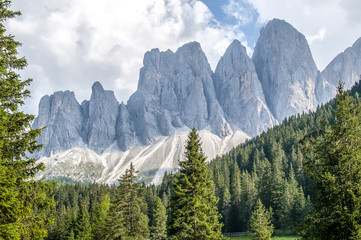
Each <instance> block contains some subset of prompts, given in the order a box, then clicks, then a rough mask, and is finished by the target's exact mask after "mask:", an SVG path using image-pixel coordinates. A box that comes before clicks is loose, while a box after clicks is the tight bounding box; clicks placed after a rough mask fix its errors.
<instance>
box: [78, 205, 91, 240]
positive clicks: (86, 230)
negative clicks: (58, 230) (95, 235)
mask: <svg viewBox="0 0 361 240" xmlns="http://www.w3.org/2000/svg"><path fill="white" fill-rule="evenodd" d="M74 235H75V239H78V240H90V239H91V225H90V217H89V212H88V207H87V204H86V203H83V204H82V206H81V207H80V211H79V214H78V216H77V218H76V221H75V226H74Z"/></svg>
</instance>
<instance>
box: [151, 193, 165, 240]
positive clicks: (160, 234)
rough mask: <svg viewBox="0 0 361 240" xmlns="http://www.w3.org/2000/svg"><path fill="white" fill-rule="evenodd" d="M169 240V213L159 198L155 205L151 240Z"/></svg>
mask: <svg viewBox="0 0 361 240" xmlns="http://www.w3.org/2000/svg"><path fill="white" fill-rule="evenodd" d="M166 238H167V213H166V210H165V207H164V206H163V203H162V200H161V199H160V198H159V197H157V198H156V200H155V203H154V208H153V214H152V224H151V227H150V239H152V240H163V239H166Z"/></svg>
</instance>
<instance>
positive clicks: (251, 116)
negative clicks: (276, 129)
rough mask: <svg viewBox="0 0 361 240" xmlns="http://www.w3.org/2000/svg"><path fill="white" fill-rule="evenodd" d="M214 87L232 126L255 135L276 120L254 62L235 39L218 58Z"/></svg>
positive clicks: (273, 123)
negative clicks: (219, 58) (269, 107)
mask: <svg viewBox="0 0 361 240" xmlns="http://www.w3.org/2000/svg"><path fill="white" fill-rule="evenodd" d="M214 88H215V90H216V95H217V99H218V101H219V104H220V106H221V107H222V109H223V111H224V113H225V115H226V118H227V121H228V122H229V123H230V125H231V126H232V128H238V129H241V130H242V131H244V132H245V133H247V134H248V135H249V136H255V135H257V134H260V133H261V132H263V131H265V130H267V129H268V128H270V127H272V126H273V125H275V124H276V123H277V120H275V119H274V117H273V115H272V114H271V112H270V110H269V109H268V107H267V105H266V100H265V96H264V94H263V90H262V85H261V83H260V81H259V79H258V76H257V73H256V69H255V66H254V63H253V62H252V60H251V59H250V57H249V56H248V55H247V52H246V48H245V47H244V46H242V45H241V43H240V42H239V41H238V40H235V41H234V42H233V43H232V44H231V45H230V46H229V47H228V49H227V51H226V52H225V54H224V56H223V57H222V58H221V60H220V61H219V63H218V65H217V68H216V71H215V74H214Z"/></svg>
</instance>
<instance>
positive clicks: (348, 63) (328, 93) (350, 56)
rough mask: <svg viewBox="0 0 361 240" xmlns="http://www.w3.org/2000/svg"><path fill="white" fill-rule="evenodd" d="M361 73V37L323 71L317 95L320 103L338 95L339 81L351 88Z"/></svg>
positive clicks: (346, 87)
mask: <svg viewBox="0 0 361 240" xmlns="http://www.w3.org/2000/svg"><path fill="white" fill-rule="evenodd" d="M360 75H361V38H359V39H357V40H356V41H355V43H354V44H353V45H352V47H349V48H347V49H346V50H345V51H344V52H342V53H340V54H338V55H337V56H336V57H335V58H334V59H333V60H332V61H331V62H330V63H329V64H328V65H327V67H326V68H325V70H323V71H322V73H321V74H320V77H319V79H318V80H319V81H318V83H317V91H316V95H317V98H318V99H319V102H320V103H325V102H327V101H328V100H330V99H331V98H334V97H335V96H336V90H337V86H338V83H339V82H343V83H344V84H345V85H344V88H345V89H350V88H351V87H352V86H353V85H354V84H355V82H357V81H358V80H359V79H360Z"/></svg>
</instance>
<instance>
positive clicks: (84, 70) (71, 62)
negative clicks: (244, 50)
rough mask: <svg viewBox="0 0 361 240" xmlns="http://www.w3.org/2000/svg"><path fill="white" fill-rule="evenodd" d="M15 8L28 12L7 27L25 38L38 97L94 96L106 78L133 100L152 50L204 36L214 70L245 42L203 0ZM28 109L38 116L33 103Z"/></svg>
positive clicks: (21, 3)
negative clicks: (70, 93) (67, 92)
mask: <svg viewBox="0 0 361 240" xmlns="http://www.w3.org/2000/svg"><path fill="white" fill-rule="evenodd" d="M30 2H31V3H30ZM13 8H14V9H18V10H20V11H21V12H22V14H23V16H22V17H19V18H16V19H14V20H12V21H10V22H9V24H8V30H9V31H10V32H11V33H12V34H14V35H15V36H16V38H17V40H19V41H20V42H22V43H23V47H22V49H21V51H20V52H21V54H23V55H25V56H26V57H27V59H28V62H29V66H30V67H29V68H28V69H27V70H25V71H24V76H31V77H32V78H34V82H33V84H32V89H34V90H33V92H32V95H33V96H34V99H39V98H40V95H44V94H51V93H52V92H53V91H57V90H67V89H69V90H73V91H75V94H76V96H77V98H78V99H79V100H83V99H89V97H90V89H91V85H92V83H93V82H94V81H100V82H101V83H102V84H103V85H104V88H105V89H112V90H114V91H115V93H116V96H117V98H118V100H119V101H127V100H128V98H129V96H130V94H131V93H133V92H134V91H135V90H136V86H137V82H138V73H139V69H140V68H141V67H142V59H143V55H144V53H145V52H146V51H149V50H151V49H152V48H159V49H160V50H163V51H165V50H167V49H171V50H173V51H175V50H176V49H177V48H178V47H180V46H181V45H183V44H185V43H187V42H190V41H198V42H200V43H201V46H202V48H203V50H204V51H205V53H206V55H207V57H208V59H209V62H210V64H211V66H212V68H215V65H216V63H217V62H218V60H219V58H220V56H221V55H222V54H223V53H224V51H225V49H226V47H227V46H228V45H229V44H230V42H231V41H232V40H234V39H239V40H241V41H243V42H244V43H245V41H244V35H243V33H242V32H241V31H240V30H239V29H237V28H233V27H231V26H221V24H220V23H219V22H217V21H216V20H215V19H214V18H213V15H212V13H211V12H210V11H209V9H208V8H207V6H206V5H205V4H203V3H202V2H201V1H197V0H190V1H184V0H137V1H117V0H103V1H102V2H99V1H95V0H77V1H73V0H63V1H56V0H32V1H28V0H17V1H14V2H13ZM28 26H29V27H28ZM39 66H41V70H39ZM34 69H38V70H34ZM43 86H46V88H43ZM35 89H36V90H35ZM39 89H41V90H39ZM34 101H35V100H34ZM28 107H29V111H31V112H32V113H36V107H35V106H34V105H33V104H32V106H28Z"/></svg>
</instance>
